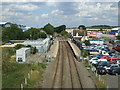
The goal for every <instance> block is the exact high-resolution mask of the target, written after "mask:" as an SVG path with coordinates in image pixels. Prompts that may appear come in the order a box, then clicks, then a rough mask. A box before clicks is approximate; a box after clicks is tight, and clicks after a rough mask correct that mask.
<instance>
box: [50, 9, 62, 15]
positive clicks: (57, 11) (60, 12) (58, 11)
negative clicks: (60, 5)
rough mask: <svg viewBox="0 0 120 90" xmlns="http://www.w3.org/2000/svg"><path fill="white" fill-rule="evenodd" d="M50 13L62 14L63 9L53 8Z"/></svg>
mask: <svg viewBox="0 0 120 90" xmlns="http://www.w3.org/2000/svg"><path fill="white" fill-rule="evenodd" d="M51 14H53V15H61V14H63V11H62V10H58V9H57V10H53V11H52V12H51Z"/></svg>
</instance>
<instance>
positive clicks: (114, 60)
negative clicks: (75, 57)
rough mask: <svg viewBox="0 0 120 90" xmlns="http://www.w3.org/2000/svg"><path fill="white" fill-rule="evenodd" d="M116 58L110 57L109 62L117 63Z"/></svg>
mask: <svg viewBox="0 0 120 90" xmlns="http://www.w3.org/2000/svg"><path fill="white" fill-rule="evenodd" d="M117 60H118V58H110V60H109V62H111V63H117Z"/></svg>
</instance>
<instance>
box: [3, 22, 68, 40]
mask: <svg viewBox="0 0 120 90" xmlns="http://www.w3.org/2000/svg"><path fill="white" fill-rule="evenodd" d="M65 29H66V26H65V25H61V26H58V27H54V26H52V25H51V24H50V23H48V24H46V25H45V26H44V27H43V28H30V29H28V30H27V31H24V32H23V30H22V29H21V28H20V27H19V26H18V25H17V24H10V27H3V28H2V40H3V41H9V40H23V39H30V40H36V39H38V38H47V35H52V36H53V35H54V33H55V32H57V33H61V32H62V31H65Z"/></svg>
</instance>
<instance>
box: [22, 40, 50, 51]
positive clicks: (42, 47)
mask: <svg viewBox="0 0 120 90" xmlns="http://www.w3.org/2000/svg"><path fill="white" fill-rule="evenodd" d="M23 45H26V46H27V45H31V46H32V47H36V49H37V51H38V52H47V50H48V48H49V46H50V38H46V39H38V40H30V41H25V42H24V43H23Z"/></svg>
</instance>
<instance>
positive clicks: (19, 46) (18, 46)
mask: <svg viewBox="0 0 120 90" xmlns="http://www.w3.org/2000/svg"><path fill="white" fill-rule="evenodd" d="M22 47H25V45H22V44H17V45H16V46H15V49H16V50H17V49H20V48H22Z"/></svg>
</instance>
